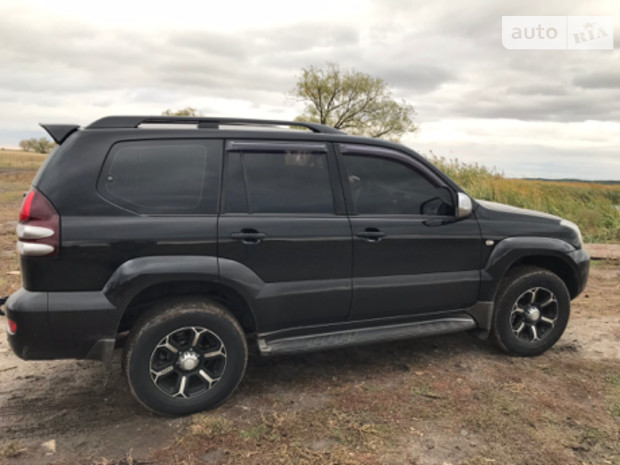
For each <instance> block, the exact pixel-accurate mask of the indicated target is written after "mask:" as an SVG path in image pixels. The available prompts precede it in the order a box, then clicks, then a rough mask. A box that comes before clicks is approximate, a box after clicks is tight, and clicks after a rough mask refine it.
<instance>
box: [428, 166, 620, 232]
mask: <svg viewBox="0 0 620 465" xmlns="http://www.w3.org/2000/svg"><path fill="white" fill-rule="evenodd" d="M430 161H431V162H432V163H433V164H434V165H436V166H437V167H438V168H439V169H441V170H442V171H444V172H445V173H446V174H448V176H450V177H451V178H452V179H454V180H455V181H456V182H457V183H459V184H460V185H461V186H462V187H463V188H464V189H465V190H466V191H467V192H468V193H469V194H470V195H471V196H472V197H474V198H477V199H481V200H492V201H495V202H500V203H506V204H509V205H514V206H515V207H521V208H529V209H531V210H538V211H543V212H547V213H551V214H553V215H557V216H560V217H562V218H566V219H568V220H570V221H573V222H574V223H576V224H577V225H578V226H579V228H580V229H581V232H582V234H583V236H584V239H585V241H586V242H620V211H618V210H617V208H616V207H617V206H620V185H602V184H593V183H583V182H550V181H528V180H523V179H506V178H504V177H503V176H502V174H501V173H499V172H498V171H496V170H495V169H489V168H487V167H485V166H480V165H477V164H467V163H461V162H459V161H457V160H447V159H445V158H443V157H436V156H431V157H430Z"/></svg>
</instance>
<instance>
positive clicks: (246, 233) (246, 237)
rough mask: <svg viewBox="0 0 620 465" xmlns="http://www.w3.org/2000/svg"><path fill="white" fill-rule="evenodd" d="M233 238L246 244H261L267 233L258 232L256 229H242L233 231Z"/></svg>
mask: <svg viewBox="0 0 620 465" xmlns="http://www.w3.org/2000/svg"><path fill="white" fill-rule="evenodd" d="M230 237H231V238H233V239H236V240H239V241H241V242H243V243H244V244H259V243H260V242H261V241H262V240H263V239H264V238H265V237H267V234H265V233H262V232H258V231H257V230H256V229H242V230H241V231H239V232H236V233H232V234H231V235H230Z"/></svg>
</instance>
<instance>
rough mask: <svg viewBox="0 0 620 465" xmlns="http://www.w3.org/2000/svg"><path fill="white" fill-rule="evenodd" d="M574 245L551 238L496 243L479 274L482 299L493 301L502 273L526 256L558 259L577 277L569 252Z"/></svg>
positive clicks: (511, 239)
mask: <svg viewBox="0 0 620 465" xmlns="http://www.w3.org/2000/svg"><path fill="white" fill-rule="evenodd" d="M573 251H575V248H574V247H573V246H572V245H570V244H569V243H568V242H566V241H563V240H561V239H555V238H551V237H530V236H523V237H509V238H506V239H503V240H501V241H500V242H498V243H497V245H496V246H495V248H494V249H493V251H492V252H491V255H490V256H489V258H488V259H487V262H486V264H485V265H484V268H483V269H482V271H481V274H480V298H479V300H481V301H493V300H494V299H495V293H496V292H497V289H498V287H499V284H500V283H501V281H502V279H503V277H504V275H505V274H506V272H507V271H508V270H509V269H510V267H511V266H512V265H514V263H515V262H517V261H518V260H520V259H523V258H526V257H549V258H554V259H559V260H561V261H562V262H563V263H564V264H565V265H566V266H567V267H568V268H569V269H570V270H571V273H572V274H573V276H575V277H576V278H577V277H578V276H579V272H578V269H577V265H576V264H575V263H574V262H573V261H572V260H571V259H570V257H569V256H568V254H569V253H570V252H573Z"/></svg>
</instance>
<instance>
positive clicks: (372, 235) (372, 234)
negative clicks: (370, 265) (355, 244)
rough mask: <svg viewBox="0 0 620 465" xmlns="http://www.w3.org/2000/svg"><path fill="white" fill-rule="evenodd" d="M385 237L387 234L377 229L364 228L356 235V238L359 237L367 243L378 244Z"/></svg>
mask: <svg viewBox="0 0 620 465" xmlns="http://www.w3.org/2000/svg"><path fill="white" fill-rule="evenodd" d="M385 236H387V234H386V233H384V232H383V231H381V230H380V229H377V228H366V229H364V230H363V231H360V232H358V233H357V237H361V238H362V239H365V240H367V241H368V242H379V241H380V240H381V239H383V238H384V237H385Z"/></svg>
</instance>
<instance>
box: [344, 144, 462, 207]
mask: <svg viewBox="0 0 620 465" xmlns="http://www.w3.org/2000/svg"><path fill="white" fill-rule="evenodd" d="M336 145H337V150H338V155H339V156H338V163H339V166H340V173H341V175H340V182H341V184H342V190H343V193H344V197H345V199H346V204H347V209H348V211H349V215H350V216H356V217H359V216H364V217H371V218H377V217H389V218H402V217H406V218H412V217H413V218H423V219H428V218H454V216H453V215H424V214H421V213H358V211H357V208H356V205H355V201H354V200H353V194H352V192H351V186H350V183H349V178H348V173H347V167H346V165H345V161H344V158H345V157H347V156H361V157H367V158H378V159H382V160H391V161H395V162H397V163H400V164H402V165H405V166H406V167H408V168H410V169H412V170H414V171H416V172H417V173H418V174H419V175H420V176H422V177H423V178H424V179H426V180H427V181H428V182H429V183H430V184H432V185H433V186H435V187H445V188H447V189H448V191H449V192H450V196H451V198H452V204H453V205H456V202H455V196H456V194H455V192H454V189H453V188H452V187H451V186H449V185H448V184H446V183H445V182H444V180H443V179H441V178H440V177H439V176H438V175H437V174H435V173H434V172H433V171H431V170H430V169H429V168H428V167H426V166H424V164H422V163H420V162H419V161H417V160H416V159H414V158H412V157H411V156H409V155H406V154H405V153H402V152H399V151H397V150H393V149H389V148H385V147H376V146H371V145H362V144H336Z"/></svg>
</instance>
